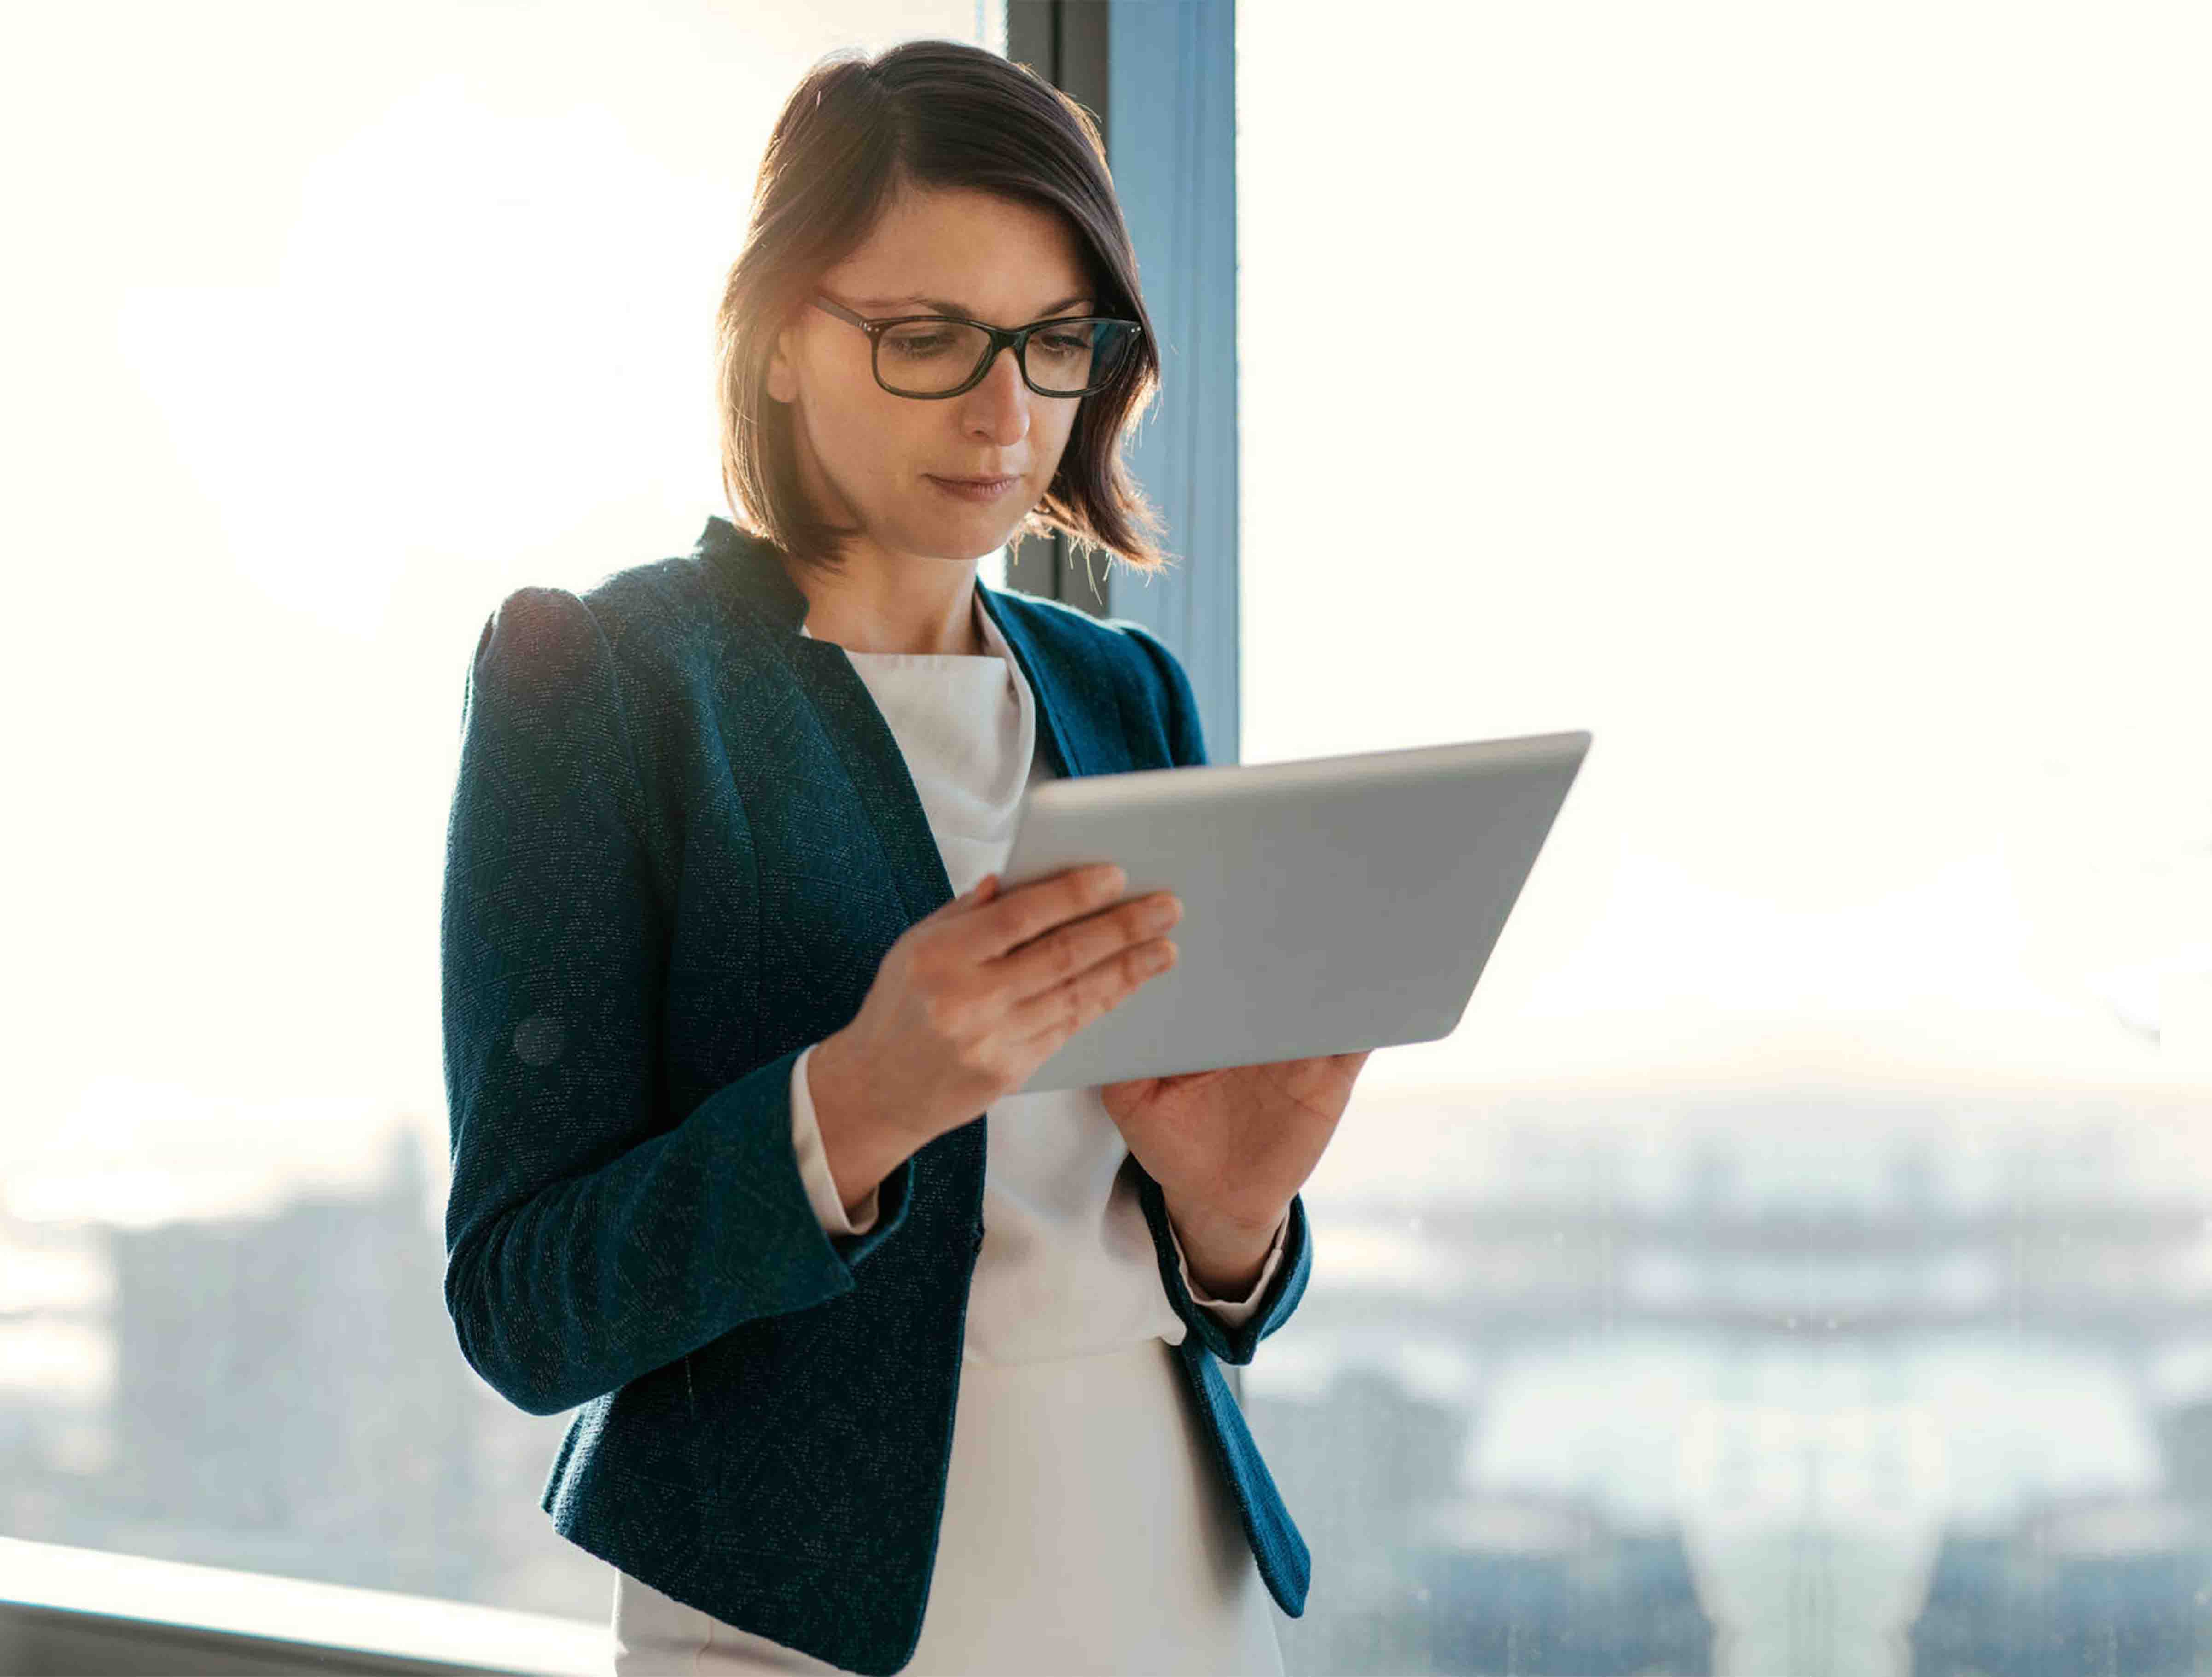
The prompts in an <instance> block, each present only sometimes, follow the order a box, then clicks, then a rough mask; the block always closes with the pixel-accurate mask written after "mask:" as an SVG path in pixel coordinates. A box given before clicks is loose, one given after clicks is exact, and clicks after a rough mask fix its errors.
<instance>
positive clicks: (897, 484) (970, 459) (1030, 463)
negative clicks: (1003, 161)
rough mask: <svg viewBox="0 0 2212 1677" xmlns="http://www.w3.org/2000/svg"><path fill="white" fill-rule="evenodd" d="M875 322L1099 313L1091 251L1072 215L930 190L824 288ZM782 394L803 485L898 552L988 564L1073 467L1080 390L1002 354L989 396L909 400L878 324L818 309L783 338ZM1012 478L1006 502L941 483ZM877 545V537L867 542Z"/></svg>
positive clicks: (900, 204) (914, 195)
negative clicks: (898, 389) (892, 373)
mask: <svg viewBox="0 0 2212 1677" xmlns="http://www.w3.org/2000/svg"><path fill="white" fill-rule="evenodd" d="M818 289H820V290H822V291H823V293H825V294H826V295H829V297H831V298H833V299H835V300H836V301H838V302H840V303H842V304H843V305H844V306H845V307H848V308H849V309H851V310H852V311H853V312H854V313H856V314H863V315H866V316H867V317H868V318H869V319H880V318H881V317H883V316H885V315H895V314H939V313H943V314H961V315H965V316H967V317H968V318H969V319H975V320H981V321H984V322H987V324H989V325H994V326H1024V325H1028V324H1029V323H1030V321H1032V320H1040V319H1046V318H1048V317H1049V316H1052V315H1058V314H1069V315H1074V314H1086V313H1095V312H1097V299H1095V298H1094V297H1093V296H1092V295H1091V283H1090V279H1089V275H1088V268H1087V265H1086V264H1085V260H1084V252H1083V248H1082V246H1081V245H1080V243H1079V241H1078V240H1077V238H1076V236H1075V234H1074V231H1073V228H1070V227H1069V226H1068V225H1067V224H1066V222H1065V221H1064V220H1063V219H1062V218H1061V217H1060V216H1058V215H1057V214H1055V213H1054V212H1052V211H1050V210H1040V209H1036V208H1034V207H1032V206H1030V205H1029V204H1018V203H1016V202H1014V201H1012V199H1008V198H1001V197H994V196H993V195H992V194H989V193H987V192H977V191H936V190H930V191H919V190H917V191H910V192H908V193H907V194H905V195H903V196H902V197H901V198H900V199H899V200H898V201H897V202H896V204H894V205H893V206H892V208H891V209H890V210H889V211H887V212H886V213H885V215H884V217H883V219H882V221H881V222H879V223H878V226H877V228H876V229H875V231H874V233H873V234H872V236H871V237H870V238H869V240H868V241H867V242H866V244H865V245H863V246H860V249H859V250H857V251H855V252H854V253H853V254H852V255H851V256H850V257H848V258H847V259H846V260H845V261H843V262H842V263H840V264H838V265H837V266H836V267H835V268H832V269H831V270H829V272H828V273H827V274H825V275H823V278H822V282H821V284H820V286H819V288H818ZM768 393H769V395H770V396H771V397H773V398H775V400H777V401H779V402H782V403H786V404H789V405H790V407H791V410H792V432H793V438H794V440H795V441H796V444H797V452H798V463H799V474H800V477H801V480H802V481H803V482H804V483H805V486H806V489H807V493H808V494H809V495H811V497H812V498H813V501H814V502H815V505H816V507H817V508H818V510H819V511H820V513H821V514H822V515H823V516H824V517H827V518H830V519H834V520H837V521H838V522H841V523H844V524H854V525H858V526H860V529H861V530H862V531H863V532H866V542H867V543H872V544H873V545H874V546H875V547H876V548H878V549H879V550H882V551H884V553H887V554H905V555H919V556H927V557H932V558H939V559H953V560H973V559H977V558H980V557H981V556H983V555H984V554H986V553H988V552H990V551H992V550H994V549H995V548H999V547H1002V546H1004V545H1005V544H1006V541H1007V539H1008V538H1010V537H1011V536H1012V534H1013V532H1014V529H1015V527H1016V526H1018V525H1019V524H1020V523H1021V522H1022V520H1024V518H1025V517H1027V516H1028V515H1029V513H1030V508H1031V507H1035V506H1036V503H1037V501H1039V500H1041V499H1042V497H1043V495H1044V492H1045V490H1046V489H1047V488H1048V487H1049V486H1050V484H1051V483H1052V479H1053V474H1054V472H1055V471H1058V470H1059V468H1060V453H1061V451H1062V450H1064V449H1065V448H1066V447H1067V437H1068V433H1069V431H1070V430H1071V429H1072V428H1073V426H1074V424H1075V415H1076V410H1077V406H1078V404H1079V402H1080V400H1081V398H1078V397H1047V396H1039V395H1037V394H1036V392H1033V391H1032V390H1030V387H1029V386H1027V385H1025V384H1024V383H1023V382H1022V377H1021V370H1020V368H1018V367H1016V366H1015V365H1014V357H1013V354H1012V351H1011V350H1006V349H1001V350H1000V352H999V353H998V355H996V356H995V357H994V359H993V361H992V362H991V368H990V371H989V372H988V373H987V374H984V377H983V381H982V382H981V384H979V385H977V386H975V388H974V389H973V390H969V391H967V392H963V394H961V395H958V396H954V397H948V398H944V399H942V400H939V401H916V400H915V399H913V398H908V397H902V396H894V395H892V394H891V393H890V392H889V391H887V390H885V389H884V388H883V386H880V385H878V383H877V382H876V380H875V374H873V373H872V371H871V370H870V364H869V349H868V337H867V334H866V333H865V332H863V331H861V330H860V328H859V327H857V326H855V325H853V324H852V323H851V322H850V321H847V320H841V319H837V318H836V316H835V315H831V314H827V313H823V311H822V310H821V309H819V308H816V307H812V306H811V304H810V305H808V306H806V307H804V308H802V309H801V310H800V312H799V314H798V315H797V317H796V318H795V319H793V321H792V322H791V323H790V324H789V325H787V326H786V327H785V328H784V330H783V331H782V332H781V335H780V336H779V337H778V339H777V349H776V352H775V356H774V357H773V359H772V360H771V362H770V364H769V376H768ZM999 476H1008V477H1012V478H1013V479H1014V480H1015V481H1014V482H1013V483H1012V484H1011V485H1010V486H1009V487H1008V488H1007V489H1006V491H1005V493H1003V494H1000V495H997V496H995V497H994V498H990V499H970V498H969V497H965V496H963V495H955V494H953V493H951V491H950V490H947V489H943V488H940V487H939V485H938V483H936V482H934V481H933V479H934V478H936V477H999ZM864 545H865V544H864Z"/></svg>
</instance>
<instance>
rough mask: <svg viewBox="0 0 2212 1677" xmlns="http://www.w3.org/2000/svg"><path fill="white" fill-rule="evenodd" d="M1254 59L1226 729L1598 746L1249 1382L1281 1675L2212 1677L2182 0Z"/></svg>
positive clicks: (1371, 1125)
mask: <svg viewBox="0 0 2212 1677" xmlns="http://www.w3.org/2000/svg"><path fill="white" fill-rule="evenodd" d="M1237 39H1238V53H1237V57H1238V65H1237V73H1238V93H1237V100H1238V126H1239V134H1238V145H1239V160H1238V192H1239V211H1238V214H1239V264H1238V265H1239V288H1240V298H1239V307H1240V319H1239V349H1240V380H1241V398H1240V401H1241V416H1242V438H1243V443H1242V447H1243V460H1242V484H1243V490H1242V519H1243V544H1242V549H1243V560H1242V573H1241V578H1240V586H1241V591H1242V598H1243V608H1242V611H1243V617H1242V626H1241V627H1242V641H1241V647H1242V659H1243V677H1242V701H1243V717H1244V726H1243V760H1244V761H1246V762H1248V763H1265V762H1271V761H1280V760H1283V759H1285V758H1290V757H1297V756H1320V755H1325V754H1330V753H1335V752H1343V751H1352V750H1382V749H1388V748H1394V747H1401V746H1407V745H1415V744H1434V743H1439V742H1443V741H1447V740H1455V739H1475V738H1498V737H1503V736H1509V735H1516V734H1528V733H1538V732H1549V731H1552V730H1555V729H1566V728H1582V727H1587V728H1589V729H1590V730H1591V731H1592V732H1593V734H1594V736H1595V743H1594V744H1593V747H1592V750H1591V753H1590V756H1589V759H1588V761H1587V762H1586V763H1585V764H1584V765H1583V770H1582V774H1581V776H1580V779H1579V780H1578V781H1577V785H1576V787H1575V788H1574V790H1573V791H1572V793H1571V794H1570V796H1569V798H1568V800H1567V803H1566V805H1565V810H1564V811H1563V812H1562V814H1561V817H1560V818H1559V823H1558V824H1557V826H1556V827H1555V828H1554V829H1553V836H1552V838H1551V841H1550V842H1549V844H1548V845H1547V849H1546V852H1545V854H1544V855H1543V856H1542V857H1541V859H1540V860H1539V861H1538V863H1537V865H1536V869H1535V872H1534V875H1533V876H1532V878H1531V879H1530V882H1529V884H1528V888H1527V890H1526V892H1525V893H1524V895H1523V896H1522V901H1521V902H1520V905H1519V907H1518V908H1517V910H1516V914H1515V915H1514V918H1513V921H1511V923H1510V925H1509V926H1508V927H1507V929H1506V931H1505V933H1504V937H1503V939H1501V941H1500V944H1499V945H1498V950H1497V951H1496V953H1495V954H1494V956H1493V957H1492V962H1491V964H1490V967H1489V969H1488V971H1487V972H1486V975H1485V976H1484V977H1483V979H1482V981H1481V984H1480V987H1478V989H1477V991H1476V993H1475V997H1474V1002H1473V1003H1472V1005H1471V1006H1470V1007H1469V1009H1468V1014H1467V1016H1466V1018H1465V1019H1464V1020H1463V1021H1462V1024H1461V1025H1460V1027H1459V1029H1458V1030H1457V1031H1456V1032H1455V1035H1454V1036H1452V1037H1450V1038H1449V1039H1447V1040H1446V1041H1444V1042H1440V1043H1435V1044H1429V1045H1422V1046H1409V1047H1406V1048H1395V1049H1392V1050H1389V1051H1388V1052H1386V1053H1384V1054H1378V1055H1377V1056H1376V1059H1375V1060H1373V1061H1371V1062H1370V1067H1369V1070H1368V1072H1367V1073H1366V1076H1365V1077H1364V1079H1363V1084H1362V1089H1361V1091H1360V1094H1359V1096H1358V1098H1357V1099H1356V1100H1355V1103H1354V1105H1353V1107H1352V1111H1351V1112H1350V1113H1349V1114H1348V1115H1347V1116H1346V1120H1345V1122H1344V1125H1343V1127H1342V1129H1341V1130H1340V1133H1339V1135H1338V1139H1337V1140H1336V1141H1335V1143H1334V1146H1333V1148H1332V1150H1331V1151H1330V1153H1329V1154H1328V1157H1326V1158H1325V1159H1324V1160H1323V1161H1322V1166H1321V1169H1320V1170H1319V1171H1318V1173H1317V1174H1316V1177H1315V1179H1314V1180H1313V1182H1311V1183H1310V1186H1309V1188H1308V1190H1307V1200H1308V1204H1309V1206H1310V1209H1311V1211H1312V1213H1313V1226H1314V1231H1315V1267H1314V1275H1313V1281H1312V1285H1311V1288H1310V1291H1309V1293H1308V1295H1307V1297H1306V1300H1305V1302H1304V1304H1303V1305H1302V1307H1301V1309H1300V1311H1299V1314H1298V1316H1297V1320H1296V1322H1295V1323H1294V1324H1293V1328H1292V1330H1291V1331H1287V1332H1285V1333H1284V1334H1280V1335H1279V1336H1278V1337H1277V1338H1275V1339H1273V1340H1270V1342H1269V1344H1268V1346H1267V1350H1266V1351H1265V1352H1263V1353H1262V1354H1261V1357H1260V1358H1258V1359H1257V1360H1256V1361H1255V1362H1254V1364H1252V1365H1251V1367H1250V1368H1249V1370H1247V1371H1246V1391H1247V1394H1248V1397H1249V1412H1250V1414H1251V1417H1252V1425H1253V1430H1254V1432H1255V1436H1256V1437H1257V1438H1258V1440H1259V1443H1260V1444H1261V1448H1262V1449H1263V1450H1264V1451H1265V1452H1266V1454H1267V1459H1268V1461H1269V1462H1270V1464H1271V1466H1272V1467H1273V1471H1274V1473H1275V1474H1276V1477H1277V1479H1278V1480H1279V1483H1280V1484H1281V1486H1282V1488H1283V1491H1284V1494H1285V1499H1286V1501H1287V1503H1288V1504H1289V1506H1290V1508H1291V1511H1292V1513H1293V1515H1294V1516H1296V1517H1297V1519H1298V1520H1299V1522H1300V1523H1301V1527H1302V1528H1303V1530H1304V1534H1305V1535H1306V1537H1307V1538H1308V1540H1309V1541H1310V1543H1311V1545H1312V1546H1313V1548H1314V1552H1315V1565H1316V1583H1315V1589H1314V1595H1313V1598H1312V1601H1311V1603H1310V1607H1309V1609H1308V1612H1307V1613H1306V1615H1305V1617H1304V1619H1300V1620H1297V1621H1287V1620H1286V1621H1284V1622H1283V1624H1282V1625H1281V1626H1280V1628H1281V1631H1282V1636H1283V1641H1284V1645H1285V1655H1286V1657H1287V1658H1288V1660H1289V1661H1290V1662H1291V1669H1292V1670H1294V1671H1296V1670H1304V1671H1359V1670H1375V1671H1408V1670H1433V1671H1468V1670H1484V1671H1506V1670H1516V1671H1608V1670H1611V1671H1625V1670H1646V1671H1705V1670H1714V1669H1728V1670H1790V1671H1845V1670H1850V1671H1869V1672H1872V1671H1887V1672H1899V1673H1901V1672H1903V1671H1905V1670H1906V1669H1908V1668H1910V1669H1912V1670H1916V1671H1919V1672H1923V1673H1925V1672H1929V1671H1937V1672H1947V1673H1952V1672H1965V1671H1969V1670H1980V1671H1991V1670H2002V1671H2007V1672H2021V1673H2027V1672H2044V1671H2048V1672H2057V1671H2061V1670H2074V1669H2079V1668H2081V1661H2082V1660H2091V1659H2092V1656H2089V1655H2087V1654H2081V1655H2080V1656H2079V1657H2078V1658H2077V1657H2076V1656H2075V1655H2073V1654H2069V1651H2068V1650H2082V1649H2091V1648H2093V1649H2097V1650H2106V1649H2112V1648H2115V1647H2117V1648H2118V1649H2119V1650H2121V1651H2120V1652H2119V1653H2118V1656H2117V1657H2118V1661H2119V1664H2120V1666H2121V1668H2125V1669H2127V1670H2129V1671H2131V1672H2136V1673H2149V1672H2167V1671H2183V1670H2193V1669H2197V1668H2202V1666H2203V1662H2204V1661H2205V1659H2206V1658H2207V1650H2206V1648H2205V1646H2204V1644H2203V1640H2202V1638H2203V1630H2202V1626H2203V1609H2202V1607H2201V1605H2200V1604H2201V1601H2202V1596H2201V1595H2200V1591H2201V1590H2202V1589H2203V1588H2204V1586H2205V1580H2206V1578H2207V1576H2208V1571H2212V1536H2208V1530H2212V1526H2208V1520H2212V1444H2208V1440H2212V1243H2208V1239H2207V1230H2208V1227H2212V1222H2209V1221H2208V1219H2212V792H2208V789H2207V787H2208V782H2207V780H2206V776H2205V774H2204V772H2203V771H2204V765H2205V763H2206V761H2207V738H2206V730H2207V726H2208V724H2212V658H2208V657H2207V656H2206V655H2205V653H2204V651H2203V643H2204V641H2205V637H2206V625H2207V624H2208V623H2212V582H2208V575H2212V573H2209V572H2208V569H2207V567H2206V564H2205V555H2206V552H2207V547H2208V538H2212V513H2208V502H2207V500H2206V497H2205V495H2204V494H2203V460H2204V459H2205V458H2206V454H2207V450H2208V445H2212V426H2208V422H2207V410H2206V407H2205V404H2204V401H2203V392H2204V391H2205V390H2206V389H2207V388H2208V387H2212V325H2208V319H2212V317H2208V314H2207V312H2206V311H2205V309H2204V307H2203V301H2202V300H2203V298H2205V297H2206V296H2212V242H2208V240H2207V239H2206V236H2205V231H2204V221H2203V216H2202V215H2201V214H2200V213H2198V207H2199V206H2201V205H2202V204H2203V203H2204V201H2205V197H2206V194H2207V191H2208V188H2212V167H2208V160H2212V111H2208V107H2207V106H2206V104H2205V101H2204V100H2203V98H2202V95H2201V89H2202V86H2203V70H2204V66H2205V64H2206V63H2207V61H2208V51H2212V32H2208V27H2207V24H2206V21H2205V20H2204V18H2203V16H2202V15H2198V14H2196V13H2193V12H2189V11H2186V10H2183V9H2138V10H2130V11H2127V12H2124V13H2113V12H2111V11H2109V10H2098V9H2091V8H2088V7H2063V8H2058V9H2042V10H2036V11H2032V12H2028V11H2021V10H2020V9H2016V8H2006V7H2000V6H1994V5H1961V6H1947V7H1940V8H1934V9H1930V8H1928V7H1924V6H1909V5H1901V4H1891V3H1875V4H1860V5H1853V6H1850V7H1844V8H1832V9H1807V8H1801V7H1780V8H1759V7H1743V6H1722V5H1715V4H1705V3H1699V4H1691V5H1680V6H1667V7H1657V8H1652V7H1638V6H1630V5H1598V6H1573V7H1567V8H1559V7H1547V6H1534V5H1521V6H1467V7H1443V6H1436V7H1425V8H1422V9H1419V12H1418V13H1408V12H1403V11H1397V12H1391V13H1389V14H1387V15H1384V17H1383V21H1382V23H1381V25H1380V27H1369V20H1368V19H1366V18H1364V17H1361V16H1358V15H1354V14H1352V13H1349V12H1346V11H1344V10H1342V9H1340V8H1337V7H1334V6H1323V5H1318V4H1268V5H1250V4H1248V5H1244V6H1240V7H1239V8H1238V14H1237ZM2108 1657H2111V1656H2107V1655H2106V1654H2102V1653H2100V1654H2098V1655H2096V1656H2094V1660H2092V1662H2094V1661H2095V1660H2103V1659H2106V1658H2108Z"/></svg>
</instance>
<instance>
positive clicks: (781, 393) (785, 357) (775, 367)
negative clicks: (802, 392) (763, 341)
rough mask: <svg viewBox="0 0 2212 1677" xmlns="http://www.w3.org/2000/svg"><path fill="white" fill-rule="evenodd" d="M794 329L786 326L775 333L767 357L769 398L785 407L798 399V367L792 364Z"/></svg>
mask: <svg viewBox="0 0 2212 1677" xmlns="http://www.w3.org/2000/svg"><path fill="white" fill-rule="evenodd" d="M794 330H795V329H794V328H793V327H790V326H786V327H785V328H784V329H783V330H782V331H780V332H778V333H777V334H776V335H775V349H774V350H773V351H772V352H771V353H770V355H769V358H768V395H769V400H770V401H771V402H781V403H782V404H784V405H785V406H786V407H788V406H790V404H792V403H793V402H795V401H797V400H798V399H799V369H798V368H797V367H796V366H794V365H793V348H794V345H793V342H792V338H793V332H794Z"/></svg>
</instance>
